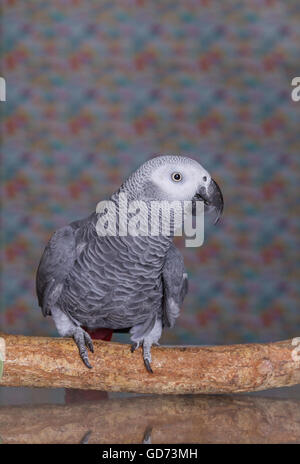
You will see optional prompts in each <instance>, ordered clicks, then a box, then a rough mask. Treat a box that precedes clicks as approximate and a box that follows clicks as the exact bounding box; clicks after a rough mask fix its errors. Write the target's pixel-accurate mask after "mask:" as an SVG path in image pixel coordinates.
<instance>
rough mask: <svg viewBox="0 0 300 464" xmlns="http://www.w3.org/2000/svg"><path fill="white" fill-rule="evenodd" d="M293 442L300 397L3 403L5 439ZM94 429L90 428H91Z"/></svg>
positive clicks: (0, 418) (0, 430) (0, 425)
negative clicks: (87, 435) (148, 437)
mask: <svg viewBox="0 0 300 464" xmlns="http://www.w3.org/2000/svg"><path fill="white" fill-rule="evenodd" d="M150 430H151V442H152V443H154V444H155V443H295V442H300V401H297V400H281V399H270V398H260V397H253V396H248V397H247V396H235V397H223V396H197V395H195V396H187V397H186V396H180V397H177V396H176V397H174V396H157V397H153V396H152V397H149V396H148V397H133V398H122V399H111V400H107V401H101V402H98V403H90V402H88V403H82V404H72V405H39V406H10V407H2V408H0V435H1V436H2V438H3V442H4V443H79V442H80V441H81V440H82V437H85V438H86V434H87V432H89V431H90V435H89V440H88V442H89V443H102V444H106V443H120V444H123V443H142V442H143V439H144V438H145V431H150ZM91 432H92V433H91Z"/></svg>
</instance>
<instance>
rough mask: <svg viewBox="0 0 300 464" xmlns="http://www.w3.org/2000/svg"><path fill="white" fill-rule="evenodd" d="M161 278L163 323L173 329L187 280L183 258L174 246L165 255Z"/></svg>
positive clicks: (186, 288) (185, 292)
mask: <svg viewBox="0 0 300 464" xmlns="http://www.w3.org/2000/svg"><path fill="white" fill-rule="evenodd" d="M162 278H163V288H164V301H163V323H164V325H165V326H167V327H173V326H174V324H175V321H176V319H177V317H178V316H179V311H180V308H181V306H182V303H183V300H184V298H185V296H186V294H187V291H188V279H187V274H186V271H185V268H184V262H183V257H182V255H181V253H180V251H179V250H178V249H177V248H176V247H175V246H174V244H172V246H171V247H170V248H169V250H168V252H167V254H166V259H165V263H164V267H163V272H162Z"/></svg>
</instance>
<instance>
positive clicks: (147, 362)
mask: <svg viewBox="0 0 300 464" xmlns="http://www.w3.org/2000/svg"><path fill="white" fill-rule="evenodd" d="M144 363H145V366H146V369H147V371H148V372H149V373H150V374H153V370H152V367H151V364H150V361H149V359H147V358H144Z"/></svg>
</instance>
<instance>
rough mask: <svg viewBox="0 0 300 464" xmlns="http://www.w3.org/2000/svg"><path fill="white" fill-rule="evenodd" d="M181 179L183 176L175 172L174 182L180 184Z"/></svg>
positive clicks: (173, 175)
mask: <svg viewBox="0 0 300 464" xmlns="http://www.w3.org/2000/svg"><path fill="white" fill-rule="evenodd" d="M181 179H182V175H181V174H180V173H179V172H173V174H172V180H174V182H180V181H181Z"/></svg>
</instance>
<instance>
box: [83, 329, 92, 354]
mask: <svg viewBox="0 0 300 464" xmlns="http://www.w3.org/2000/svg"><path fill="white" fill-rule="evenodd" d="M84 341H85V344H86V346H87V347H88V349H89V350H90V352H91V353H94V345H93V342H92V339H91V337H90V335H89V334H88V333H87V332H84Z"/></svg>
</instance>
